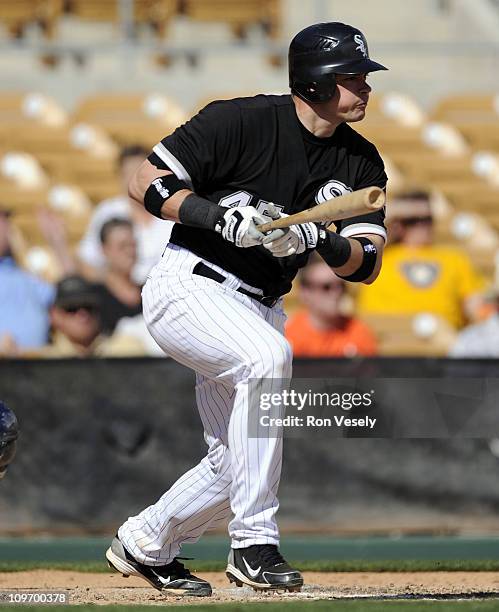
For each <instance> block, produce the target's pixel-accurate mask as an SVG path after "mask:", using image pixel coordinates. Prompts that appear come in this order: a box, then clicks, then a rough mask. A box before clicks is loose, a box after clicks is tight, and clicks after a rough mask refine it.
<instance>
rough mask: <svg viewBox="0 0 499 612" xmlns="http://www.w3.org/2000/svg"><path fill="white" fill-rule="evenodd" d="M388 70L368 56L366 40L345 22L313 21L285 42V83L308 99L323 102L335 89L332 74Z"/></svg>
mask: <svg viewBox="0 0 499 612" xmlns="http://www.w3.org/2000/svg"><path fill="white" fill-rule="evenodd" d="M375 70H388V69H387V68H385V66H382V65H381V64H378V63H377V62H373V60H372V59H370V58H369V51H368V48H367V41H366V39H365V38H364V34H362V32H361V31H360V30H357V28H353V27H352V26H349V25H346V24H345V23H339V22H331V23H316V24H315V25H311V26H309V27H308V28H305V29H304V30H302V31H301V32H298V34H297V35H296V36H295V37H294V38H293V40H292V41H291V44H290V46H289V86H290V87H291V91H292V92H293V93H294V94H296V95H298V96H300V98H303V99H304V100H307V101H308V102H327V101H328V100H330V99H331V98H332V97H333V95H334V92H335V89H336V79H335V76H334V75H335V74H363V73H365V72H374V71H375Z"/></svg>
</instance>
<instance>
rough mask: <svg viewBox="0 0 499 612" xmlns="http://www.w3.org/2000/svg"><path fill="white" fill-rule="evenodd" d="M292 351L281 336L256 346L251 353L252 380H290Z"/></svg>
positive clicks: (276, 335) (277, 335)
mask: <svg viewBox="0 0 499 612" xmlns="http://www.w3.org/2000/svg"><path fill="white" fill-rule="evenodd" d="M292 359H293V351H292V349H291V345H290V344H289V342H288V341H287V340H286V338H285V337H284V336H282V335H281V334H275V335H274V336H273V337H271V338H270V339H268V341H267V342H265V343H262V344H258V345H257V346H255V347H254V350H253V352H252V360H251V364H250V369H251V377H253V378H290V377H291V362H292Z"/></svg>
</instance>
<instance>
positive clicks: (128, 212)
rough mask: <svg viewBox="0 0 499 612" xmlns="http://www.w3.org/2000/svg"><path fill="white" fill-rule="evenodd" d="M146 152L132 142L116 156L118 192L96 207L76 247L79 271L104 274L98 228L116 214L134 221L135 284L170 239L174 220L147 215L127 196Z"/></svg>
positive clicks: (93, 275) (95, 277)
mask: <svg viewBox="0 0 499 612" xmlns="http://www.w3.org/2000/svg"><path fill="white" fill-rule="evenodd" d="M148 153H149V151H146V150H145V149H144V148H143V147H141V146H138V145H135V146H130V147H126V148H124V149H123V150H122V152H121V155H120V158H119V170H120V180H121V184H122V189H123V192H122V194H121V195H119V196H116V197H114V198H110V199H108V200H104V201H103V202H101V203H100V204H98V205H97V207H96V208H95V211H94V214H93V215H92V218H91V219H90V223H89V225H88V228H87V231H86V233H85V235H84V236H83V238H82V240H81V242H80V244H79V246H78V259H79V261H80V264H81V267H82V270H83V272H84V274H85V276H87V277H88V278H90V279H93V280H98V279H99V278H101V277H102V276H103V273H104V262H105V259H104V254H103V252H102V248H101V243H100V231H101V228H102V226H103V225H104V223H105V222H106V221H109V220H110V219H113V218H116V217H119V218H124V219H129V220H130V221H131V222H132V223H133V227H134V230H135V235H136V238H137V246H138V248H137V253H138V257H137V263H136V265H135V267H134V270H133V278H134V280H135V282H136V283H138V284H139V285H143V284H144V282H145V280H146V278H147V274H148V272H149V270H150V269H151V268H152V267H153V266H154V265H155V263H156V262H157V261H158V259H159V258H160V257H161V255H162V253H163V251H164V249H165V247H166V245H167V243H168V240H169V238H170V233H171V229H172V227H173V223H172V222H171V221H164V220H162V219H158V218H157V217H154V216H153V215H151V214H149V213H148V212H147V211H146V210H145V208H144V207H143V206H139V205H138V204H137V203H136V202H134V201H133V200H132V199H130V198H129V197H128V183H129V181H130V178H131V176H132V174H133V173H134V172H135V170H136V169H137V167H138V166H139V165H140V164H141V163H142V162H143V161H144V159H145V158H146V156H147V154H148Z"/></svg>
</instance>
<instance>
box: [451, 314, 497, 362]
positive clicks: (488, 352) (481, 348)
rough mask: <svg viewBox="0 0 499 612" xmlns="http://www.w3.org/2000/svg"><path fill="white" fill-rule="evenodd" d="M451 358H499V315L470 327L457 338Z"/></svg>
mask: <svg viewBox="0 0 499 612" xmlns="http://www.w3.org/2000/svg"><path fill="white" fill-rule="evenodd" d="M450 356H451V357H499V313H497V314H495V315H492V316H491V317H489V318H488V319H487V320H486V321H483V323H477V324H475V325H470V326H469V327H467V328H466V329H463V331H462V332H460V334H459V335H458V337H457V340H456V343H455V344H454V346H453V347H452V350H451V352H450Z"/></svg>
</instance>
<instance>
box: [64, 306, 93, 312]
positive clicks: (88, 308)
mask: <svg viewBox="0 0 499 612" xmlns="http://www.w3.org/2000/svg"><path fill="white" fill-rule="evenodd" d="M63 310H64V312H67V313H68V314H75V313H77V312H78V311H79V310H86V311H87V312H89V313H90V314H96V313H97V308H96V307H95V306H69V307H68V308H64V309H63Z"/></svg>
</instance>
